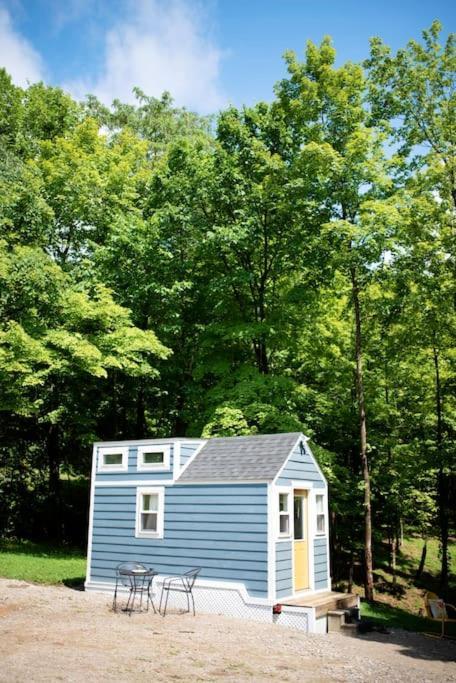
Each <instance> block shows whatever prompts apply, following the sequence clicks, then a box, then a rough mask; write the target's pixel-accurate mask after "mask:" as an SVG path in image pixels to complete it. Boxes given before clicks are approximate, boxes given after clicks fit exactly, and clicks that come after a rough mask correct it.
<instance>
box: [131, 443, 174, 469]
mask: <svg viewBox="0 0 456 683" xmlns="http://www.w3.org/2000/svg"><path fill="white" fill-rule="evenodd" d="M169 452H170V447H169V445H166V444H165V445H161V444H160V445H158V444H156V445H155V444H154V445H152V446H140V447H139V448H138V470H142V471H145V470H148V471H150V470H169V467H170V465H169V460H170V458H169Z"/></svg>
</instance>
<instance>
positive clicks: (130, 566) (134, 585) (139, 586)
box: [112, 562, 157, 616]
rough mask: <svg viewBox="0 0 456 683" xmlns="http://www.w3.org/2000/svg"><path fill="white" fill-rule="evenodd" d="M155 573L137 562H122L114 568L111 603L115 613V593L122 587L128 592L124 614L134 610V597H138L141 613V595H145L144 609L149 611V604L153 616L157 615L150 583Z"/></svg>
mask: <svg viewBox="0 0 456 683" xmlns="http://www.w3.org/2000/svg"><path fill="white" fill-rule="evenodd" d="M155 576H157V572H156V571H154V570H153V569H150V568H148V567H146V566H145V565H144V564H140V563H139V562H122V563H121V564H119V565H117V567H116V587H115V590H114V599H113V602H112V609H113V611H114V612H117V591H118V588H119V586H123V587H124V588H127V589H128V590H129V595H128V600H127V604H126V606H125V608H124V611H125V612H128V613H129V615H130V616H131V613H132V612H133V610H134V606H135V599H136V596H138V595H139V609H138V612H142V605H143V595H144V594H146V607H145V610H146V611H148V610H149V602H150V604H151V605H152V608H153V610H154V614H156V613H157V610H156V609H155V605H154V601H153V598H152V582H153V580H154V577H155Z"/></svg>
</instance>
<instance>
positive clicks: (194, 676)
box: [0, 579, 456, 683]
mask: <svg viewBox="0 0 456 683" xmlns="http://www.w3.org/2000/svg"><path fill="white" fill-rule="evenodd" d="M455 651H456V645H455V643H454V642H450V641H443V642H442V641H439V640H435V639H432V638H427V637H425V636H420V635H417V634H411V633H407V632H403V631H395V632H393V633H391V634H389V635H380V634H376V633H374V634H369V635H367V636H363V637H354V638H350V637H345V636H339V635H330V636H319V635H311V636H308V635H305V634H302V633H300V632H297V631H292V630H289V629H286V628H284V627H281V626H274V625H272V624H257V623H253V622H248V621H240V620H237V619H229V618H227V617H220V616H214V615H210V616H206V615H197V616H196V617H193V616H190V615H186V614H185V615H180V614H172V613H170V614H169V615H167V616H166V618H164V619H163V618H162V617H160V616H158V615H157V616H156V615H153V614H152V613H149V614H134V615H133V616H132V617H129V616H127V615H126V614H124V613H117V614H114V613H113V612H111V611H110V599H109V597H108V596H106V595H97V594H93V593H89V594H87V593H83V592H78V591H75V590H71V589H69V588H64V587H54V586H37V585H32V584H28V583H25V582H23V581H12V580H9V579H0V661H1V667H0V680H1V681H7V682H8V683H12V682H13V681H26V680H29V681H72V682H75V681H85V682H87V683H88V682H91V681H97V682H99V681H151V680H152V681H154V683H155V682H156V681H187V682H193V681H217V680H224V681H233V682H236V683H242V682H243V681H251V682H252V681H281V683H282V682H284V681H298V680H299V681H414V682H417V681H456V663H455V654H456V652H455Z"/></svg>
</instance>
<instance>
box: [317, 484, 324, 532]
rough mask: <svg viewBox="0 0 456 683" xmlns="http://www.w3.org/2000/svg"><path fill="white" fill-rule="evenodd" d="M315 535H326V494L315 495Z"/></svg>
mask: <svg viewBox="0 0 456 683" xmlns="http://www.w3.org/2000/svg"><path fill="white" fill-rule="evenodd" d="M315 514H316V520H315V533H316V534H317V536H318V535H320V536H324V535H325V534H326V505H325V495H324V493H317V494H316V495H315Z"/></svg>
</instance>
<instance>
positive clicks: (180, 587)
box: [158, 567, 201, 616]
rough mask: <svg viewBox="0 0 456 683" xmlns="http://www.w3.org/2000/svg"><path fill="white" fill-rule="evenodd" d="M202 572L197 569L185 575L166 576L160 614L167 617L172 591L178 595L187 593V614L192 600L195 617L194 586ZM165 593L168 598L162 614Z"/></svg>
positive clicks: (159, 609) (199, 568)
mask: <svg viewBox="0 0 456 683" xmlns="http://www.w3.org/2000/svg"><path fill="white" fill-rule="evenodd" d="M200 571H201V567H195V568H194V569H190V570H189V571H188V572H184V574H175V575H174V576H165V578H164V579H163V586H162V592H161V596H160V606H159V608H158V612H159V613H160V614H162V616H165V614H166V608H167V606H168V598H169V594H170V592H172V591H174V592H176V593H185V595H186V596H187V608H188V609H187V612H190V598H191V599H192V606H193V616H195V599H194V597H193V586H194V585H195V581H196V577H197V576H198V574H199V573H200ZM165 593H166V598H165V604H164V606H163V612H162V603H163V596H164V595H165Z"/></svg>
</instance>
